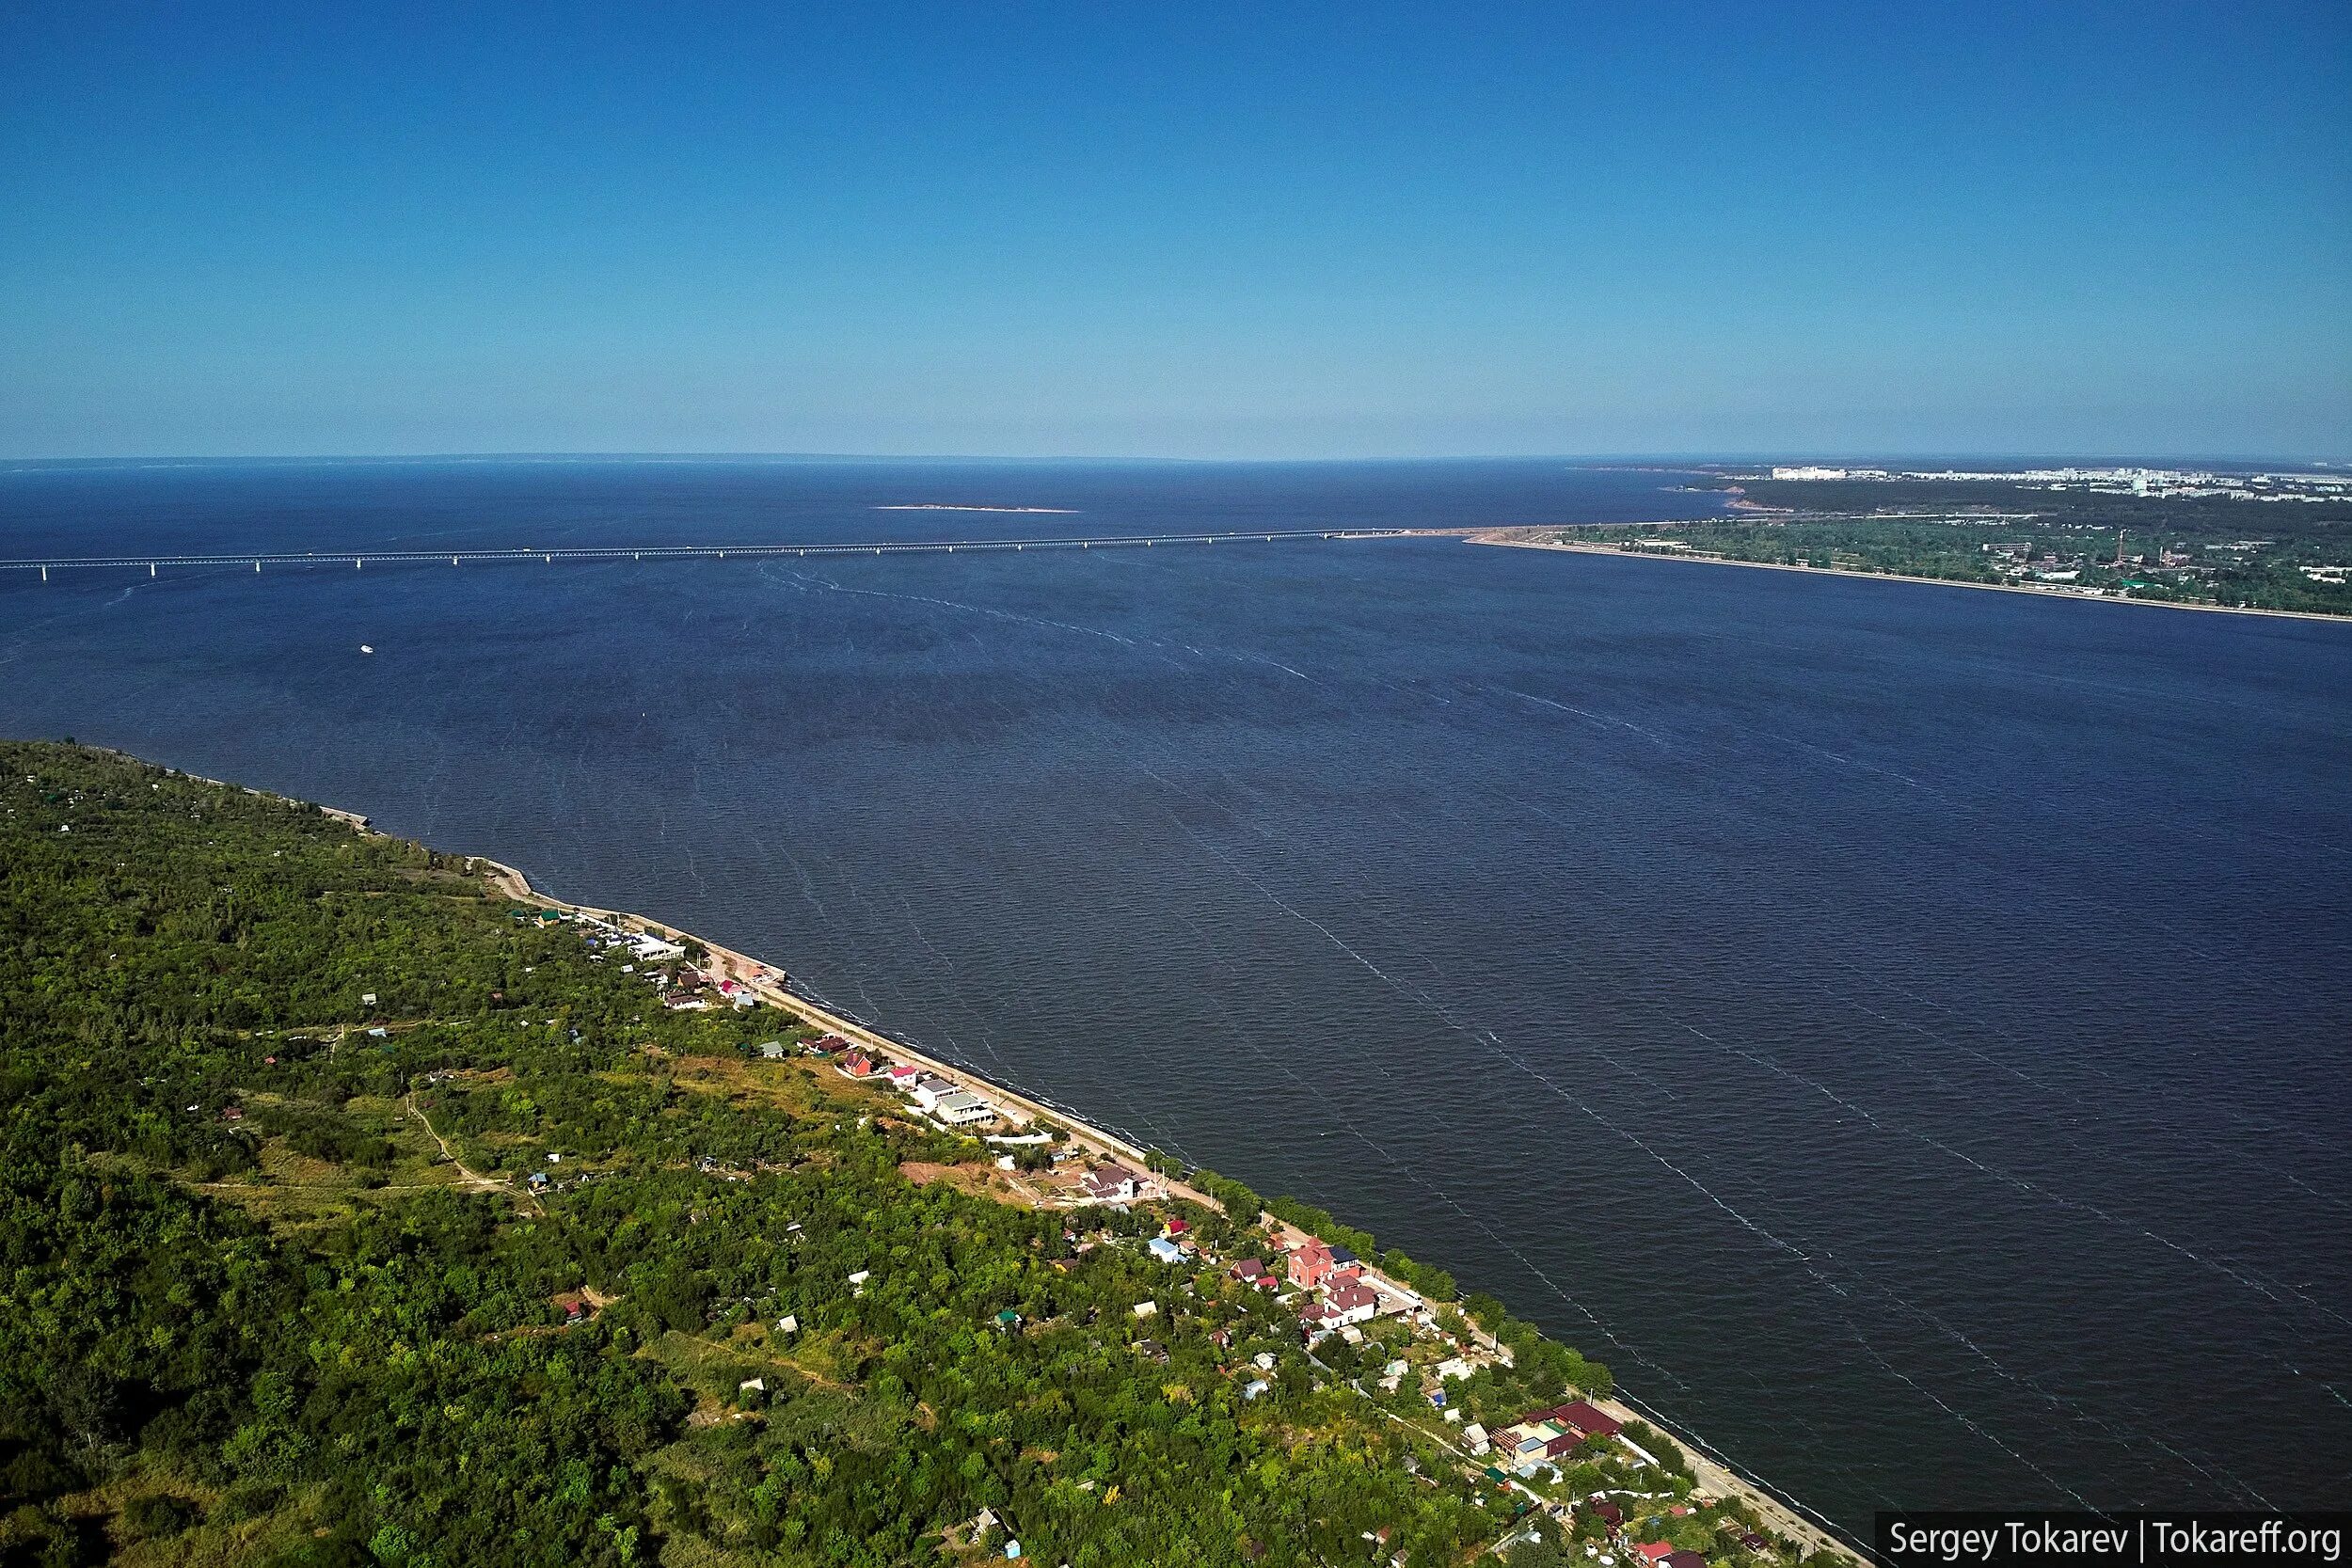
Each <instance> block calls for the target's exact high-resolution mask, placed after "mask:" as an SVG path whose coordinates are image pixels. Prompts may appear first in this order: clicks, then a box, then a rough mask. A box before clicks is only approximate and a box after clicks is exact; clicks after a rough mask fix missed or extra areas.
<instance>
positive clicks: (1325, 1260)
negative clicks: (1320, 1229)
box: [1284, 1236, 1339, 1291]
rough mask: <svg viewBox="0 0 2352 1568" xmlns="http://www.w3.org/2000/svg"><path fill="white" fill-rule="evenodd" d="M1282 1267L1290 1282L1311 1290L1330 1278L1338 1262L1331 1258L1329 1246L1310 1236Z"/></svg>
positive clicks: (1319, 1287) (1336, 1268)
mask: <svg viewBox="0 0 2352 1568" xmlns="http://www.w3.org/2000/svg"><path fill="white" fill-rule="evenodd" d="M1284 1267H1285V1269H1286V1270H1287V1272H1288V1273H1289V1275H1290V1280H1291V1283H1292V1284H1294V1285H1295V1286H1297V1287H1299V1288H1300V1289H1301V1290H1306V1291H1313V1290H1320V1289H1321V1288H1322V1287H1323V1286H1324V1285H1325V1284H1326V1283H1327V1282H1328V1281H1329V1280H1330V1278H1331V1275H1333V1274H1335V1273H1336V1272H1338V1269H1339V1264H1338V1262H1337V1261H1336V1260H1334V1259H1333V1258H1332V1256H1331V1249H1330V1247H1329V1246H1327V1245H1326V1244H1325V1243H1323V1242H1321V1241H1320V1240H1318V1239H1316V1238H1314V1237H1312V1236H1310V1237H1309V1238H1308V1239H1307V1240H1306V1242H1305V1243H1303V1244H1302V1245H1300V1246H1299V1248H1298V1249H1297V1250H1296V1251H1295V1252H1293V1253H1292V1254H1291V1255H1290V1259H1289V1260H1288V1262H1287V1263H1286V1264H1285V1265H1284Z"/></svg>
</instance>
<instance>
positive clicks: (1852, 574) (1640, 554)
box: [1464, 522, 2352, 626]
mask: <svg viewBox="0 0 2352 1568" xmlns="http://www.w3.org/2000/svg"><path fill="white" fill-rule="evenodd" d="M1658 526H1661V527H1665V526H1669V525H1668V524H1666V523H1662V522H1661V524H1659V525H1658ZM1502 535H1503V531H1502V530H1487V531H1483V532H1476V533H1471V534H1470V535H1468V536H1467V538H1466V539H1465V541H1464V542H1465V543H1467V544H1471V545H1501V546H1504V547H1506V548H1509V549H1518V550H1566V551H1568V552H1570V553H1571V554H1575V555H1606V556H1614V557H1616V558H1617V559H1618V560H1621V561H1683V562H1696V563H1697V564H1699V565H1702V566H1753V567H1756V568H1757V569H1758V570H1760V571H1766V572H1806V573H1810V574H1812V575H1813V576H1815V577H1825V578H1864V579H1865V580H1867V581H1870V582H1915V583H1919V584H1921V585H1923V586H1925V587H1929V588H1974V589H1978V590H1979V591H1981V592H1984V593H1991V594H2032V595H2033V596H2034V597H2036V598H2042V599H2064V600H2068V601H2071V602H2073V603H2075V604H2113V605H2137V606H2140V607H2143V608H2145V609H2149V610H2204V611H2206V612H2208V613H2210V614H2215V615H2267V616H2270V617H2271V618H2273V619H2275V620H2285V621H2324V622H2327V623H2328V624H2330V625H2333V626H2347V625H2352V615H2327V614H2323V613H2321V612H2320V611H2318V610H2261V609H2257V608H2255V607H2253V606H2251V605H2231V604H2184V603H2182V602H2180V601H2178V600H2175V599H2127V598H2114V597H2110V596H2109V595H2107V594H2083V593H2077V592H2075V591H2074V590H2072V589H2066V588H2037V587H2034V586H2033V585H2031V584H2028V583H2015V582H1963V581H1961V580H1959V579H1958V578H1927V577H1919V576H1916V575H1915V574H1913V573H1909V572H1857V571H1855V570H1854V569H1853V568H1852V567H1851V566H1799V565H1794V564H1791V563H1790V562H1783V561H1740V560H1739V559H1737V558H1735V557H1732V556H1725V555H1697V554H1689V555H1681V554H1670V553H1668V552H1665V551H1662V550H1627V549H1619V548H1618V547H1617V546H1614V545H1571V544H1569V543H1567V542H1566V541H1565V540H1561V539H1506V538H1504V537H1503V536H1502Z"/></svg>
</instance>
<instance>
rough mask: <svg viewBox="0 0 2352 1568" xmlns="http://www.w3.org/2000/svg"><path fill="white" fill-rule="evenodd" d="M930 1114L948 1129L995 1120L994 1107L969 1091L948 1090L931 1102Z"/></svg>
mask: <svg viewBox="0 0 2352 1568" xmlns="http://www.w3.org/2000/svg"><path fill="white" fill-rule="evenodd" d="M930 1112H931V1115H933V1116H935V1117H938V1118H939V1119H940V1120H942V1121H944V1122H946V1124H947V1125H948V1126H950V1127H970V1126H973V1125H974V1124H976V1123H978V1122H983V1121H994V1120H995V1119H996V1107H995V1106H993V1105H991V1104H990V1103H989V1102H988V1101H985V1100H982V1099H981V1098H980V1097H979V1096H978V1095H977V1094H974V1093H973V1092H972V1091H971V1090H970V1089H950V1090H949V1091H948V1092H947V1093H946V1094H943V1095H941V1096H940V1097H939V1098H938V1099H937V1100H935V1101H932V1102H931V1106H930Z"/></svg>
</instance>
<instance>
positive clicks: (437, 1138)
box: [400, 1089, 547, 1214]
mask: <svg viewBox="0 0 2352 1568" xmlns="http://www.w3.org/2000/svg"><path fill="white" fill-rule="evenodd" d="M400 1103H401V1105H402V1107H403V1108H404V1109H405V1110H406V1111H407V1113H408V1114H409V1115H410V1116H412V1117H416V1118H417V1124H418V1125H419V1126H421V1127H422V1128H423V1129H424V1134H425V1136H426V1137H428V1138H431V1139H432V1140H433V1142H434V1143H435V1145H436V1146H437V1147H438V1148H439V1149H440V1151H441V1158H442V1159H444V1160H447V1161H448V1162H449V1163H450V1164H453V1165H455V1166H456V1167H457V1177H458V1181H457V1184H458V1186H460V1187H461V1188H463V1189H464V1190H465V1191H467V1192H469V1193H503V1194H505V1195H506V1196H509V1197H512V1198H514V1199H515V1200H516V1203H517V1204H528V1205H529V1206H530V1207H531V1208H532V1210H534V1211H536V1212H539V1213H541V1214H545V1213H546V1212H547V1210H546V1209H544V1208H542V1207H541V1206H540V1203H539V1200H538V1199H537V1198H536V1197H534V1196H532V1195H530V1194H528V1193H518V1192H516V1190H515V1189H514V1188H513V1187H511V1186H509V1185H508V1184H507V1183H505V1182H503V1181H501V1180H498V1179H497V1178H495V1177H488V1176H484V1175H482V1174H481V1173H480V1172H478V1171H476V1170H474V1169H473V1168H472V1167H471V1166H469V1165H468V1164H466V1162H465V1161H463V1160H460V1159H459V1158H458V1157H457V1151H456V1150H455V1149H453V1148H450V1147H449V1140H448V1139H447V1138H444V1137H442V1136H441V1135H440V1134H439V1133H438V1132H435V1131H434V1130H433V1118H432V1117H428V1116H426V1115H425V1114H424V1113H423V1112H422V1111H421V1110H419V1109H418V1108H417V1091H416V1090H414V1089H410V1090H409V1091H408V1093H407V1094H406V1095H405V1097H404V1098H403V1099H402V1100H401V1102H400Z"/></svg>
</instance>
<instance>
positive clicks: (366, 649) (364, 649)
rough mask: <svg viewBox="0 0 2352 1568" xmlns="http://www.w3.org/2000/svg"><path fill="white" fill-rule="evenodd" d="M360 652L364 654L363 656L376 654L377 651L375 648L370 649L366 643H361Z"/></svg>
mask: <svg viewBox="0 0 2352 1568" xmlns="http://www.w3.org/2000/svg"><path fill="white" fill-rule="evenodd" d="M359 651H360V652H361V653H363V654H372V653H373V652H375V650H374V649H373V648H372V647H370V646H369V645H368V644H367V643H365V642H362V643H360V644H359Z"/></svg>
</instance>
